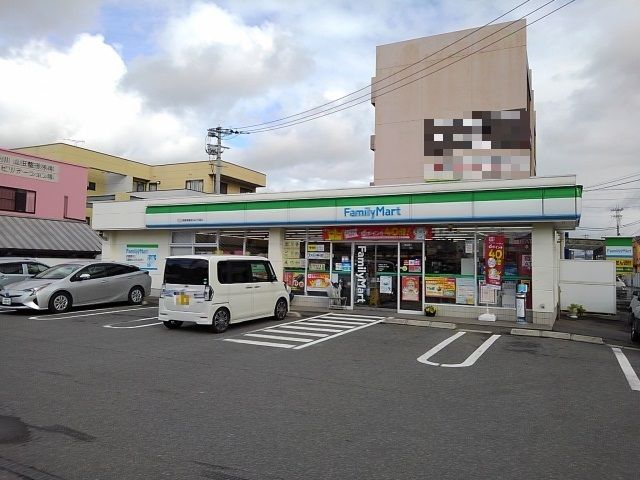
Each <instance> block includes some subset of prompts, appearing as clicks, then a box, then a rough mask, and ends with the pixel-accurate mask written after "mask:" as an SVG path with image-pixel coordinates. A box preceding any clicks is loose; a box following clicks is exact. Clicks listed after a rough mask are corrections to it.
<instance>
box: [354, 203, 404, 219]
mask: <svg viewBox="0 0 640 480" xmlns="http://www.w3.org/2000/svg"><path fill="white" fill-rule="evenodd" d="M342 215H343V217H344V218H346V219H349V220H385V219H393V218H401V217H402V216H403V214H402V207H388V206H384V205H379V206H373V207H361V208H353V207H345V208H343V209H342Z"/></svg>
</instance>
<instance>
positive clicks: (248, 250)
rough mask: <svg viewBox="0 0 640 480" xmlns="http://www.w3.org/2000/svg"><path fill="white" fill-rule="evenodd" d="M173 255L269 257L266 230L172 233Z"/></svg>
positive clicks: (171, 251)
mask: <svg viewBox="0 0 640 480" xmlns="http://www.w3.org/2000/svg"><path fill="white" fill-rule="evenodd" d="M169 251H170V254H171V255H193V254H195V255H259V256H264V257H266V256H268V254H269V240H268V231H266V230H247V231H243V230H203V231H194V230H181V231H176V232H171V245H170V246H169Z"/></svg>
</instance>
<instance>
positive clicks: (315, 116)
mask: <svg viewBox="0 0 640 480" xmlns="http://www.w3.org/2000/svg"><path fill="white" fill-rule="evenodd" d="M553 1H555V0H551V1H549V2H547V3H545V4H544V5H542V6H541V7H539V8H537V9H535V10H533V11H532V12H530V13H528V14H527V15H530V14H531V13H534V12H536V11H537V10H540V9H541V8H543V7H545V6H547V5H548V4H550V3H552V2H553ZM573 2H575V0H570V1H569V2H567V3H565V4H564V5H561V6H560V7H558V8H556V9H554V10H552V11H550V12H549V13H547V14H545V15H543V16H542V17H540V18H538V19H536V20H534V21H533V22H531V23H530V24H529V25H528V26H531V25H533V24H535V23H537V22H539V21H540V20H543V19H544V18H546V17H548V16H549V15H552V14H553V13H555V12H557V11H558V10H561V9H563V8H564V7H566V6H568V5H570V4H571V3H573ZM525 16H526V15H525ZM523 18H524V17H523ZM513 23H515V21H514V22H511V24H509V25H507V26H505V27H503V28H501V29H500V30H498V31H496V32H494V33H492V34H490V35H487V36H486V37H483V38H482V39H480V40H478V41H477V42H474V43H473V44H471V45H469V46H468V47H465V48H464V49H462V50H459V51H458V52H455V53H454V54H452V55H451V56H453V55H455V54H456V53H459V52H460V51H463V50H466V49H468V48H469V47H471V46H473V45H475V44H477V43H479V42H481V41H482V40H485V39H486V38H488V37H490V36H493V35H495V34H496V33H498V32H499V31H501V30H503V29H504V28H507V27H509V26H511V25H512V24H513ZM526 27H527V25H525V26H523V27H520V28H518V29H517V30H515V31H513V32H511V33H509V34H507V35H505V36H503V37H501V38H499V39H498V40H495V41H494V42H491V43H489V44H487V45H485V46H483V47H482V48H481V49H479V50H475V51H473V52H471V53H469V54H467V55H464V56H462V57H460V58H458V59H457V60H455V61H453V62H451V63H449V64H447V65H444V66H443V67H441V68H439V69H437V70H435V71H433V72H429V73H427V74H425V75H422V76H420V77H418V78H415V79H413V80H411V81H408V82H407V83H404V84H402V85H399V86H397V87H395V88H393V89H391V90H387V91H385V92H381V93H377V94H376V96H377V97H381V96H383V95H386V94H388V93H391V92H394V91H396V90H398V89H400V88H403V87H406V86H407V85H410V84H412V83H415V82H417V81H418V80H421V79H423V78H425V77H428V76H429V75H433V74H434V73H437V72H439V71H441V70H444V69H445V68H447V67H450V66H451V65H453V64H455V63H458V62H460V61H462V60H464V59H465V58H468V57H470V56H471V55H474V54H476V53H478V52H480V51H481V50H482V49H486V48H487V47H490V46H491V45H494V44H496V43H498V42H500V41H501V40H504V39H505V38H508V37H510V36H511V35H514V34H516V33H517V32H519V31H520V30H522V29H524V28H526ZM451 56H449V57H446V58H444V59H442V60H440V61H438V62H436V63H434V64H433V65H430V66H427V67H425V68H423V69H422V70H419V71H417V72H414V73H413V74H411V75H408V76H407V77H405V78H403V79H400V80H397V81H396V82H393V83H391V84H389V85H387V86H385V87H382V88H383V89H384V88H388V87H389V86H391V85H393V84H395V83H399V82H401V81H403V80H406V79H407V78H409V77H412V76H414V75H416V74H418V73H420V72H421V71H424V70H426V69H428V68H431V67H433V66H434V65H436V64H437V63H440V62H441V61H443V60H447V59H449V58H451ZM364 97H367V99H365V100H363V101H359V102H357V103H353V102H356V100H359V99H361V98H364ZM369 98H370V95H369V94H367V95H363V96H360V97H356V98H355V99H353V100H350V101H349V102H347V104H344V105H338V106H336V107H331V108H329V109H326V110H324V111H321V112H318V113H316V114H311V115H307V116H306V117H302V118H301V119H299V120H295V121H290V122H285V123H283V124H282V125H278V126H273V127H265V128H261V129H255V130H249V131H248V132H247V133H262V132H268V131H272V130H279V129H282V128H288V127H291V126H294V125H299V124H301V123H306V122H310V121H312V120H317V119H319V118H322V117H326V116H328V115H333V114H334V113H337V112H340V111H343V110H347V109H349V108H353V107H355V106H356V105H360V104H362V103H366V102H368V101H369ZM349 103H352V104H351V105H348V104H349ZM339 107H342V108H339Z"/></svg>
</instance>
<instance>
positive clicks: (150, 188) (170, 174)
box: [13, 143, 267, 223]
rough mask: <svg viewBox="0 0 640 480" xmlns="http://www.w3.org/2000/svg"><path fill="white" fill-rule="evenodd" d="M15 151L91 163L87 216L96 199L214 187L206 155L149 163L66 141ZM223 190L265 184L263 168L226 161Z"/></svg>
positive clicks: (192, 193)
mask: <svg viewBox="0 0 640 480" xmlns="http://www.w3.org/2000/svg"><path fill="white" fill-rule="evenodd" d="M13 150H14V151H16V152H22V153H28V154H31V155H36V156H39V157H43V158H49V159H52V160H58V161H61V162H65V163H69V164H72V165H80V166H83V167H87V168H88V169H89V171H88V182H87V211H86V219H87V222H88V223H91V217H92V212H93V203H95V202H99V201H108V200H130V199H132V198H133V199H135V198H149V197H151V198H154V197H169V196H171V197H180V196H198V195H199V194H206V193H213V192H214V187H215V175H214V171H215V169H213V168H212V165H211V164H210V163H209V162H208V161H200V162H186V163H171V164H166V165H149V164H146V163H140V162H135V161H133V160H128V159H126V158H122V157H116V156H114V155H109V154H106V153H101V152H96V151H93V150H88V149H86V148H81V147H77V146H73V145H68V144H66V143H52V144H48V145H37V146H31V147H22V148H14V149H13ZM221 171H222V174H221V175H220V193H223V194H227V193H228V194H232V193H253V192H255V191H256V188H258V187H264V186H266V184H267V177H266V175H265V174H264V173H261V172H257V171H255V170H251V169H248V168H245V167H241V166H239V165H235V164H233V163H229V162H224V161H223V162H222V169H221Z"/></svg>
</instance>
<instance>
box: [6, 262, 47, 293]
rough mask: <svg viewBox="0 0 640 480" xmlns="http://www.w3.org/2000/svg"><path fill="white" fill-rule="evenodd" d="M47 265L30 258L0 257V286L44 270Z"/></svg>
mask: <svg viewBox="0 0 640 480" xmlns="http://www.w3.org/2000/svg"><path fill="white" fill-rule="evenodd" d="M47 268H49V265H45V264H44V263H42V262H38V261H37V260H33V259H30V258H11V257H4V258H0V288H2V287H4V286H5V285H9V284H10V283H15V282H19V281H20V280H25V279H27V278H29V277H33V276H34V275H37V274H38V273H40V272H44V271H45V270H46V269H47Z"/></svg>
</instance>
